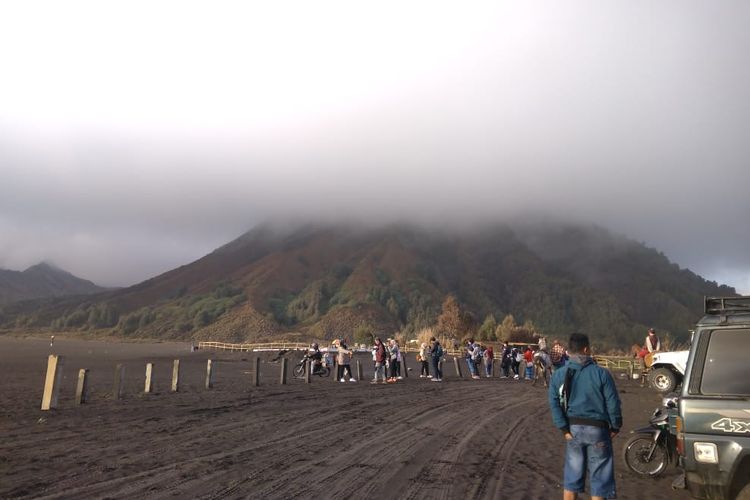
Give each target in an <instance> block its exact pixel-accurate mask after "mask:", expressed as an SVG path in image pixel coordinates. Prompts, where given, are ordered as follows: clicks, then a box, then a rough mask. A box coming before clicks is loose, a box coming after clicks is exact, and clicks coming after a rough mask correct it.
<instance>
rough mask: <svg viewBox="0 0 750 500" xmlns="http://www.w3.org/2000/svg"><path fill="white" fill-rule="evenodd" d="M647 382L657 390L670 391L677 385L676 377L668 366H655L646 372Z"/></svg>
mask: <svg viewBox="0 0 750 500" xmlns="http://www.w3.org/2000/svg"><path fill="white" fill-rule="evenodd" d="M648 383H649V385H650V386H651V387H653V388H654V389H656V390H657V391H659V392H663V393H667V392H672V391H673V390H674V388H675V387H676V386H677V377H676V376H675V374H674V372H673V371H672V370H670V369H669V368H663V367H662V368H657V369H656V370H651V371H650V372H648Z"/></svg>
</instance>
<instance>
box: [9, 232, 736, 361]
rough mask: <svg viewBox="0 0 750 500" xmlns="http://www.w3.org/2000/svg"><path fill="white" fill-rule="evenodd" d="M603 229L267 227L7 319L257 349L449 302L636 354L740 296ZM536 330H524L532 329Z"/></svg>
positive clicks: (382, 324) (420, 319) (403, 321)
mask: <svg viewBox="0 0 750 500" xmlns="http://www.w3.org/2000/svg"><path fill="white" fill-rule="evenodd" d="M734 294H735V291H734V289H732V288H730V287H726V286H719V285H718V284H716V283H714V282H709V281H706V280H704V279H703V278H701V277H700V276H698V275H696V274H694V273H693V272H691V271H689V270H687V269H681V268H680V267H679V266H678V265H676V264H674V263H671V262H670V261H669V260H668V259H667V257H665V256H664V255H663V254H661V253H659V252H658V251H656V250H654V249H651V248H648V247H646V246H645V245H643V244H641V243H638V242H635V241H633V240H629V239H627V238H625V237H622V236H619V235H614V234H612V233H610V232H609V231H607V230H605V229H602V228H598V227H585V226H572V225H569V226H557V227H542V226H528V227H510V226H507V225H501V224H496V225H485V226H481V227H477V228H471V229H461V230H448V229H444V230H428V229H425V228H421V227H416V226H410V225H392V226H388V227H379V228H366V227H354V226H346V225H325V226H298V227H296V228H291V227H286V228H285V227H281V226H274V225H262V226H258V227H257V228H255V229H253V230H251V231H249V232H248V233H246V234H244V235H242V236H241V237H239V238H238V239H236V240H234V241H232V242H231V243H229V244H227V245H225V246H223V247H221V248H218V249H217V250H215V251H214V252H212V253H210V254H208V255H206V256H205V257H203V258H201V259H199V260H197V261H195V262H193V263H191V264H188V265H185V266H182V267H180V268H177V269H174V270H172V271H169V272H167V273H165V274H162V275H160V276H157V277H155V278H152V279H150V280H147V281H145V282H143V283H140V284H138V285H135V286H132V287H130V288H126V289H121V290H117V291H111V292H107V293H103V294H98V295H95V296H89V297H78V298H75V299H70V298H68V299H54V300H46V301H42V302H39V303H35V304H29V303H23V304H19V305H15V306H6V307H5V308H3V309H2V310H0V324H2V325H4V326H5V327H12V326H16V327H23V328H39V327H50V326H51V327H53V328H56V329H94V330H107V331H110V332H112V333H114V334H117V335H123V336H138V337H152V338H192V339H217V340H219V339H221V340H228V341H253V340H258V339H265V338H272V337H278V336H284V337H285V338H308V337H315V338H320V339H322V338H333V337H337V336H345V337H349V338H351V337H352V335H353V332H355V331H357V330H360V331H362V330H369V331H373V332H376V333H380V334H384V335H390V334H392V333H394V332H397V331H401V332H405V333H407V334H413V332H415V331H416V330H419V329H421V328H424V327H428V326H431V325H434V324H435V323H436V321H437V318H438V315H439V314H440V312H441V305H442V303H443V301H444V300H445V298H446V297H447V296H448V295H452V296H454V297H455V298H456V300H457V302H458V304H459V305H460V307H461V308H462V309H463V310H464V318H465V319H467V323H466V325H468V326H467V328H470V329H471V325H472V324H473V325H475V326H476V325H479V324H480V323H482V320H483V319H485V318H486V317H488V316H489V315H493V316H494V318H496V320H497V322H501V321H502V319H503V318H505V317H506V316H507V315H513V318H514V320H515V322H516V323H517V324H522V323H527V322H531V323H533V327H534V328H535V329H536V330H537V331H541V332H543V333H545V334H547V335H549V336H557V335H561V336H562V335H567V334H568V333H570V332H571V331H575V330H578V331H584V332H588V333H590V334H591V335H592V336H593V337H596V338H597V339H598V342H599V345H607V346H629V345H631V344H632V343H633V342H635V341H640V340H642V337H644V336H645V332H646V329H647V328H648V327H649V326H654V327H656V328H657V329H659V330H660V331H661V332H662V333H664V334H667V333H668V334H669V335H671V336H672V337H673V338H675V339H678V340H680V339H682V340H684V339H686V338H687V335H688V329H689V328H691V327H692V326H693V325H694V323H695V321H696V320H697V319H698V318H699V317H700V315H701V313H702V300H703V296H704V295H734ZM531 323H527V324H531Z"/></svg>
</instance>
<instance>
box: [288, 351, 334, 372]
mask: <svg viewBox="0 0 750 500" xmlns="http://www.w3.org/2000/svg"><path fill="white" fill-rule="evenodd" d="M309 359H310V356H309V355H308V354H305V356H304V357H303V358H302V359H301V360H299V363H297V364H296V365H295V367H294V368H293V369H292V374H293V375H294V376H295V377H296V378H304V377H305V367H306V366H307V360H309ZM313 366H315V365H313ZM310 374H311V375H317V376H319V377H327V376H329V375H330V374H331V368H330V367H329V366H328V363H327V362H326V357H325V356H323V359H322V360H321V362H320V364H319V365H317V366H315V368H314V369H313V371H312V372H310Z"/></svg>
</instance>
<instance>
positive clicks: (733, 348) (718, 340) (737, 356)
mask: <svg viewBox="0 0 750 500" xmlns="http://www.w3.org/2000/svg"><path fill="white" fill-rule="evenodd" d="M748 360H750V330H715V331H714V332H713V333H712V334H711V340H710V342H709V344H708V351H707V352H706V361H705V363H704V365H703V380H702V381H701V392H702V393H703V394H708V395H711V394H731V395H741V396H748V395H750V363H748Z"/></svg>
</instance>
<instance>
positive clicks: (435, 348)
mask: <svg viewBox="0 0 750 500" xmlns="http://www.w3.org/2000/svg"><path fill="white" fill-rule="evenodd" d="M430 342H431V344H432V346H431V348H430V354H432V371H433V373H434V374H435V375H433V376H432V381H433V382H442V381H443V370H441V369H440V360H441V359H443V354H444V353H443V346H441V345H440V342H438V340H437V339H436V338H435V337H432V338H431V339H430Z"/></svg>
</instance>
